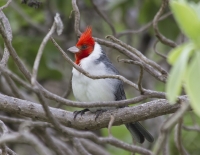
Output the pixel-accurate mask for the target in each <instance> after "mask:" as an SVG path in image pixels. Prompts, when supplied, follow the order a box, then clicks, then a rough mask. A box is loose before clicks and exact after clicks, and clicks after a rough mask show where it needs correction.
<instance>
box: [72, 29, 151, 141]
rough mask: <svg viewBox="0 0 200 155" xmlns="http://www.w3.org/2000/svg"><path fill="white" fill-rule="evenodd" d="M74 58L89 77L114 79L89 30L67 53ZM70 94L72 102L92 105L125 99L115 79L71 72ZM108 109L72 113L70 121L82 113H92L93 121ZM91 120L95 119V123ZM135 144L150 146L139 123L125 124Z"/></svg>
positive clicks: (120, 83) (115, 71)
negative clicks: (71, 94) (108, 76)
mask: <svg viewBox="0 0 200 155" xmlns="http://www.w3.org/2000/svg"><path fill="white" fill-rule="evenodd" d="M68 51H70V52H72V53H74V54H75V63H76V64H77V65H79V66H80V67H81V68H83V69H84V70H85V71H87V72H88V73H90V74H91V75H118V74H119V72H118V71H117V69H116V68H115V67H114V66H113V64H112V63H111V62H110V61H109V59H108V57H107V56H106V54H105V53H104V52H103V50H102V48H101V46H100V45H99V44H98V43H97V42H95V40H94V39H93V38H92V29H91V28H90V27H88V28H87V29H86V30H85V32H83V33H82V35H81V36H80V38H79V40H78V42H77V44H76V46H73V47H71V48H69V49H68ZM72 73H73V76H72V90H73V94H74V96H75V98H76V99H77V100H78V101H82V102H92V101H93V102H95V101H119V100H125V99H126V95H125V92H124V88H123V82H122V81H121V80H118V79H109V78H107V79H96V80H94V79H91V78H88V77H86V76H85V75H83V74H82V73H80V72H79V71H77V70H76V69H75V68H73V70H72ZM109 109H112V108H111V107H100V108H99V107H98V108H89V109H84V110H82V111H76V112H74V119H76V116H77V115H78V114H81V115H82V114H84V113H85V112H86V111H91V112H95V113H96V118H97V117H98V116H99V115H100V114H102V112H103V111H105V110H109ZM96 118H95V119H96ZM125 125H126V127H127V129H128V130H129V131H130V133H131V135H132V136H133V138H135V139H136V141H138V142H140V143H143V142H144V140H145V139H146V140H148V141H149V142H153V140H154V139H153V137H152V135H151V134H150V133H149V132H148V131H147V130H146V129H145V128H144V127H143V126H142V125H141V124H140V123H139V122H134V123H128V124H125Z"/></svg>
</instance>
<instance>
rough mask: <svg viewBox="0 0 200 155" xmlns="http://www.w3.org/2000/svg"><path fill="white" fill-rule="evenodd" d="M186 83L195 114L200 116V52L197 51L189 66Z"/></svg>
mask: <svg viewBox="0 0 200 155" xmlns="http://www.w3.org/2000/svg"><path fill="white" fill-rule="evenodd" d="M185 82H186V84H185V88H186V92H187V94H188V95H189V98H190V101H191V106H192V108H193V110H194V112H195V113H196V114H197V115H198V116H200V94H199V89H200V51H196V53H195V55H194V56H193V58H192V62H191V64H190V65H189V66H188V71H187V76H186V79H185Z"/></svg>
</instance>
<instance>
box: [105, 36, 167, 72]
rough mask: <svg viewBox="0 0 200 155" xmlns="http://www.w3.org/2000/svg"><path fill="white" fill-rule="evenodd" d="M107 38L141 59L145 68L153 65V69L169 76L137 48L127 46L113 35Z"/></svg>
mask: <svg viewBox="0 0 200 155" xmlns="http://www.w3.org/2000/svg"><path fill="white" fill-rule="evenodd" d="M106 38H108V39H110V40H112V41H113V42H115V43H117V44H119V45H121V46H122V47H124V48H126V49H128V50H129V51H131V52H133V53H134V54H135V55H136V56H137V57H139V60H138V61H139V62H142V64H144V66H145V63H147V64H149V65H151V66H152V67H154V69H157V70H158V71H159V72H160V73H161V74H165V75H166V74H167V72H166V71H165V70H164V69H163V68H161V67H160V66H159V65H158V64H157V63H155V62H154V61H152V60H150V59H147V58H146V57H145V56H144V55H143V54H142V53H141V52H140V51H138V50H137V49H136V48H133V47H132V46H130V45H127V44H126V43H124V42H122V41H121V40H119V39H117V38H115V37H114V36H111V35H108V36H106Z"/></svg>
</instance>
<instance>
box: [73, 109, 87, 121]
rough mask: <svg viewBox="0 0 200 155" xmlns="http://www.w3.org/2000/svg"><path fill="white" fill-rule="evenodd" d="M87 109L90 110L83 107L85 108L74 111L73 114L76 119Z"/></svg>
mask: <svg viewBox="0 0 200 155" xmlns="http://www.w3.org/2000/svg"><path fill="white" fill-rule="evenodd" d="M86 111H89V109H83V110H80V111H74V112H73V114H74V120H75V119H76V117H77V116H78V115H79V114H81V116H82V115H83V114H84V113H85V112H86Z"/></svg>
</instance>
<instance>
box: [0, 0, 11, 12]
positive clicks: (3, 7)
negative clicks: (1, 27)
mask: <svg viewBox="0 0 200 155" xmlns="http://www.w3.org/2000/svg"><path fill="white" fill-rule="evenodd" d="M11 2H12V0H8V1H7V2H6V4H5V5H3V6H2V7H0V10H3V9H5V8H7V7H8V5H9V4H10V3H11Z"/></svg>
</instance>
